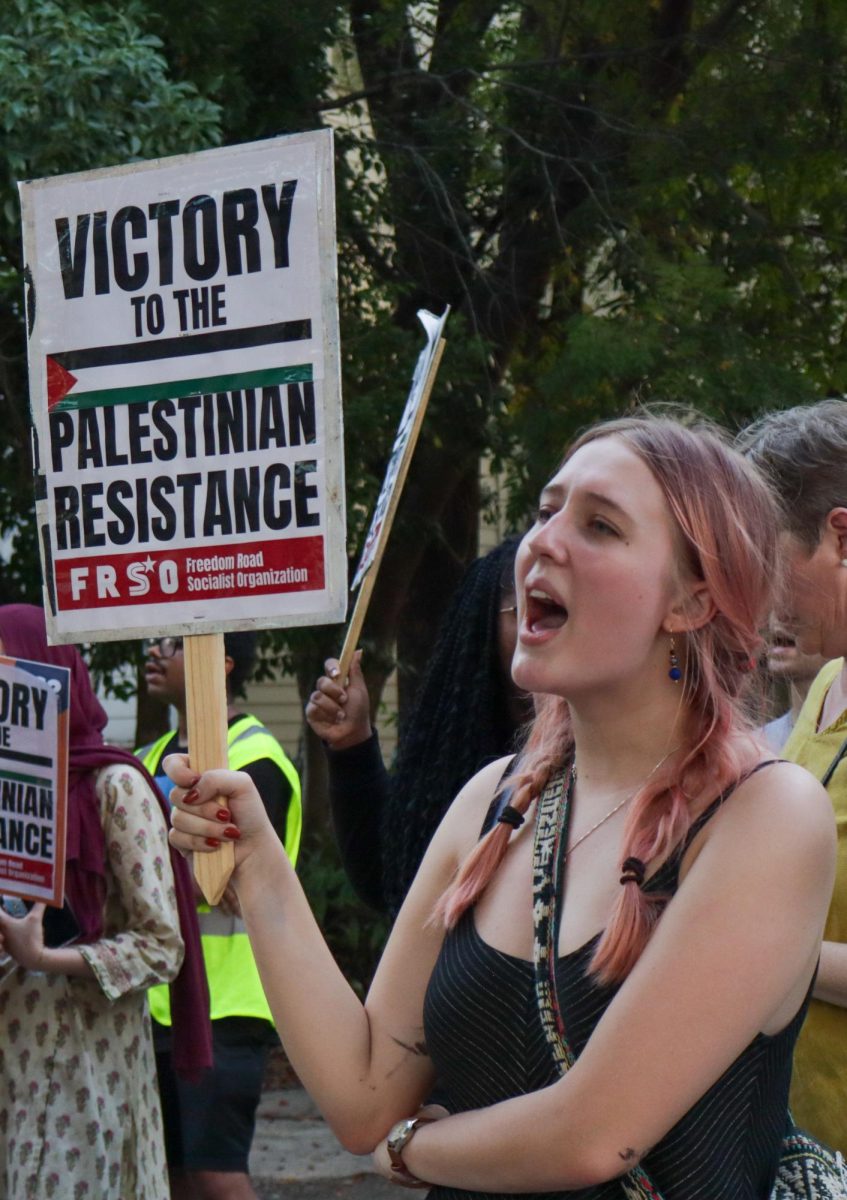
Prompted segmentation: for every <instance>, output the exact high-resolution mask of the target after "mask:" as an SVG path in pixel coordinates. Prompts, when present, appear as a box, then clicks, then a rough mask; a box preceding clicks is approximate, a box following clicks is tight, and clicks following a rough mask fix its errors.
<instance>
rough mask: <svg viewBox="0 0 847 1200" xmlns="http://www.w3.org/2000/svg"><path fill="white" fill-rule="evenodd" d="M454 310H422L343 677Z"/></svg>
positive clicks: (357, 580)
mask: <svg viewBox="0 0 847 1200" xmlns="http://www.w3.org/2000/svg"><path fill="white" fill-rule="evenodd" d="M449 312H450V306H449V305H448V306H447V308H445V310H444V312H443V313H442V315H441V316H440V317H436V316H434V315H433V314H432V313H431V312H427V311H426V309H423V308H422V309H420V310H419V311H418V319H419V320H420V322H421V324H422V325H423V327H424V331H425V332H426V345H425V346H424V348H423V350H421V352H420V354H419V355H418V361H417V363H416V364H415V371H414V374H413V376H412V386H411V387H410V389H409V396H408V399H407V400H406V407H405V408H404V409H403V415H402V417H401V418H400V425H399V427H398V430H397V435H396V437H395V438H394V445H393V447H392V450H391V458H390V459H389V461H388V467H387V469H386V472H385V479H384V480H383V483H382V487H381V489H380V493H379V497H378V498H377V502H376V507H375V509H374V514H373V516H372V518H371V524H370V528H369V529H368V535H367V537H366V538H365V545H364V548H363V550H362V554H361V558H360V560H359V566H358V568H357V569H356V574H355V576H354V577H353V582H352V584H351V587H352V588H353V589H354V590H355V589H356V588H360V591H359V595H358V597H357V600H356V607H355V608H354V610H353V616H352V617H351V618H350V624H349V626H348V628H347V635H346V637H345V638H344V646H343V648H342V651H341V657H340V658H339V672H340V674H341V678H342V679H343V678H344V677H345V676H346V675H347V672H348V670H349V669H350V661H351V659H352V657H353V654H354V652H355V649H356V643H357V642H358V640H359V636H360V634H361V632H362V626H363V625H364V623H365V614H366V613H367V611H368V604H369V603H370V598H371V593H372V591H373V587H374V583H375V582H376V576H377V572H378V571H379V564H380V562H381V561H382V555H383V552H384V550H385V547H386V545H387V543H388V536H389V534H390V533H391V525H392V522H393V521H394V514H395V512H396V511H397V505H398V504H399V503H400V495H401V493H402V491H403V484H404V483H405V482H406V475H407V474H408V471H409V464H410V462H411V461H412V455H413V454H414V452H415V446H416V444H417V440H418V434H419V433H420V428H421V425H422V424H423V418H424V413H425V412H426V406H427V403H428V401H429V395H430V392H431V391H432V386H433V384H434V383H435V376H436V375H437V374H438V367H439V364H440V362H441V355H442V354H443V353H444V346H445V345H446V343H445V341H444V338H443V336H442V335H443V332H444V326H445V324H446V322H447V317H448V314H449Z"/></svg>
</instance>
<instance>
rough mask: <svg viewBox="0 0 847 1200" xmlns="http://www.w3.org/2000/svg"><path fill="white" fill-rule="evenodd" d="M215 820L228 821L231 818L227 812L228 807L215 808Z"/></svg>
mask: <svg viewBox="0 0 847 1200" xmlns="http://www.w3.org/2000/svg"><path fill="white" fill-rule="evenodd" d="M215 820H216V821H226V822H229V821H231V820H232V816H231V815H230V812H229V810H228V809H226V808H219V809H217V810H216V812H215Z"/></svg>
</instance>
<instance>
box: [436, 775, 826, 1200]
mask: <svg viewBox="0 0 847 1200" xmlns="http://www.w3.org/2000/svg"><path fill="white" fill-rule="evenodd" d="M721 799H723V797H722V798H721ZM719 804H720V801H716V802H715V803H714V804H712V805H711V806H710V807H709V808H708V809H706V811H705V812H704V813H703V814H702V815H701V816H700V817H699V818H698V820H697V821H695V822H694V823H693V824H692V826H691V829H690V830H689V833H688V836H687V837H686V839H685V841H684V843H683V844H682V845H681V846H680V847H679V848H678V849H677V851H676V852H675V853H674V854H672V855H671V857H670V858H669V859H668V860H667V861H666V862H665V863H664V864H663V865H662V867H661V868H660V869H659V870H658V871H657V872H656V874H655V875H654V876H653V877H652V878H651V879H650V880H648V881H647V882H646V883H645V884H644V888H645V890H649V891H653V890H655V891H661V892H665V893H666V894H668V895H672V894H673V893H674V892H675V891H676V889H677V886H678V883H679V868H680V863H681V861H682V858H683V856H684V854H685V851H686V850H687V849H688V846H689V845H690V843H691V841H692V839H693V838H694V837H695V836H696V834H697V832H698V831H699V830H700V829H701V828H702V827H703V825H704V824H705V823H706V821H708V820H709V818H710V817H711V816H712V815H713V814H714V812H716V811H717V808H718V807H719ZM598 939H599V935H598V936H597V937H596V938H593V939H592V940H591V941H590V942H587V943H586V944H585V945H584V946H582V947H580V948H579V949H578V950H574V951H572V952H571V953H570V954H566V955H564V956H562V957H560V958H559V960H558V964H557V968H556V980H557V988H558V995H559V1004H560V1007H561V1009H562V1016H563V1018H564V1021H565V1026H566V1028H567V1030H568V1039H569V1041H570V1045H571V1048H572V1050H573V1052H574V1054H575V1055H576V1056H577V1057H578V1056H579V1054H580V1053H581V1052H582V1050H583V1048H584V1046H585V1044H586V1042H587V1041H588V1038H589V1037H590V1036H591V1033H592V1031H593V1030H594V1027H595V1026H596V1025H597V1022H598V1021H599V1020H600V1018H601V1017H602V1015H603V1013H604V1012H605V1011H606V1008H607V1007H608V1005H609V1004H610V1002H611V1000H612V999H613V997H614V995H615V993H616V991H617V989H618V986H620V985H615V986H614V987H602V986H600V985H599V984H598V983H597V982H596V981H595V980H594V979H592V978H591V977H590V976H589V974H588V966H589V963H590V962H591V956H592V954H593V951H594V948H595V945H596V942H597V941H598ZM810 995H811V986H810V988H809V992H808V994H807V996H806V999H805V1001H804V1002H803V1004H802V1005H801V1007H800V1010H799V1011H798V1013H797V1015H796V1016H795V1017H794V1018H793V1019H792V1020H791V1021H790V1022H789V1024H788V1025H787V1026H786V1027H785V1028H784V1029H783V1030H782V1031H781V1032H780V1033H778V1034H776V1035H774V1036H773V1037H767V1036H765V1035H764V1034H758V1035H757V1037H756V1038H754V1040H753V1041H752V1042H751V1043H750V1045H749V1046H748V1047H747V1048H746V1049H745V1050H744V1051H743V1052H742V1053H741V1054H740V1055H739V1056H738V1058H737V1059H736V1060H735V1062H734V1063H732V1065H731V1066H730V1067H729V1068H728V1069H727V1070H726V1071H725V1072H724V1074H723V1075H722V1076H721V1077H720V1079H718V1080H717V1081H716V1082H715V1083H714V1084H713V1085H712V1087H711V1088H709V1090H708V1091H707V1092H706V1094H705V1095H704V1096H702V1097H701V1098H700V1100H698V1102H697V1103H696V1104H695V1105H694V1107H693V1108H692V1109H690V1110H689V1111H688V1112H687V1113H686V1115H685V1116H684V1117H683V1118H682V1120H681V1121H679V1122H678V1123H677V1124H676V1125H674V1127H673V1128H672V1129H671V1130H670V1131H669V1132H668V1133H667V1134H666V1135H665V1137H663V1138H662V1140H661V1141H660V1142H658V1143H657V1145H656V1146H654V1147H653V1149H652V1150H651V1151H650V1152H649V1154H647V1156H646V1157H645V1158H644V1160H643V1163H642V1165H643V1166H644V1168H645V1170H646V1171H647V1172H648V1174H649V1175H650V1177H651V1179H652V1181H653V1183H654V1184H655V1185H656V1187H657V1188H659V1190H660V1191H661V1193H662V1195H663V1196H664V1200H768V1197H769V1196H770V1193H771V1190H772V1187H773V1183H774V1178H775V1175H776V1169H777V1164H778V1160H779V1147H780V1142H781V1140H782V1137H783V1135H784V1133H785V1131H786V1129H787V1127H788V1087H789V1083H790V1080H791V1058H792V1053H793V1050H794V1043H795V1041H796V1040H797V1035H798V1033H799V1032H800V1027H801V1025H802V1024H803V1018H804V1017H805V1015H806V1008H807V1007H808V1001H809V996H810ZM424 1028H425V1036H426V1043H427V1047H428V1049H429V1053H430V1055H431V1058H432V1061H433V1064H434V1066H435V1070H436V1073H437V1076H438V1080H439V1099H440V1100H441V1102H442V1103H444V1104H445V1105H446V1107H447V1108H448V1109H449V1110H450V1111H451V1112H457V1113H458V1112H467V1111H468V1110H470V1109H477V1108H486V1107H488V1106H489V1105H491V1104H496V1103H498V1102H499V1101H501V1100H507V1099H509V1098H510V1097H513V1096H519V1095H523V1094H525V1093H527V1092H533V1091H537V1090H538V1089H539V1088H543V1087H547V1086H548V1085H550V1084H551V1083H553V1082H555V1080H556V1079H557V1077H558V1075H557V1071H556V1068H555V1066H554V1064H553V1061H552V1056H551V1051H550V1048H549V1046H548V1045H547V1042H546V1040H545V1038H544V1033H543V1031H542V1028H541V1023H540V1019H539V1016H538V1008H537V1002H536V996H535V983H534V977H533V968H532V964H531V963H529V962H527V961H526V960H525V959H522V958H514V957H513V956H512V955H509V954H504V953H503V952H502V951H500V950H496V949H494V948H493V947H492V946H489V945H488V944H487V943H486V942H484V941H483V940H482V938H481V937H480V936H479V934H478V933H477V931H476V925H475V923H474V914H473V909H469V910H468V911H467V912H466V913H465V914H464V916H463V917H462V919H461V920H460V921H459V923H458V925H457V926H456V928H455V929H454V930H453V931H452V932H451V933H449V934H448V935H447V937H446V938H445V940H444V944H443V946H442V949H441V953H440V954H439V957H438V960H437V962H436V964H435V968H434V970H433V973H432V977H431V979H430V982H429V986H428V988H427V992H426V998H425V1001H424ZM554 1136H555V1131H554V1130H551V1137H554ZM524 1195H525V1196H528V1195H530V1194H529V1193H524ZM429 1196H430V1197H431V1200H474V1198H477V1197H479V1198H481V1197H483V1196H484V1197H485V1198H486V1200H513V1197H507V1196H505V1195H502V1197H501V1194H500V1193H497V1192H485V1193H482V1192H468V1191H462V1190H460V1189H458V1188H449V1187H434V1188H433V1189H432V1190H431V1191H430V1192H429ZM557 1196H563V1197H564V1196H567V1197H570V1198H572V1200H573V1198H578V1200H622V1197H623V1196H624V1192H623V1189H622V1187H621V1185H620V1182H619V1181H618V1180H610V1181H609V1182H608V1183H603V1184H599V1185H597V1186H596V1187H590V1188H581V1189H578V1190H576V1191H563V1192H545V1193H544V1194H543V1195H533V1197H532V1200H555V1197H557Z"/></svg>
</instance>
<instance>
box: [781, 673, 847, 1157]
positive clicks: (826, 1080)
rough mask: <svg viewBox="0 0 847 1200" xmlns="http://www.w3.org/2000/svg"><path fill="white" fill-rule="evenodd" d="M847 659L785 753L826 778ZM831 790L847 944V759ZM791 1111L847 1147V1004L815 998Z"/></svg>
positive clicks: (839, 914) (842, 935)
mask: <svg viewBox="0 0 847 1200" xmlns="http://www.w3.org/2000/svg"><path fill="white" fill-rule="evenodd" d="M843 666H844V659H843V658H839V659H836V661H835V662H830V663H827V664H826V666H825V667H824V668H823V669H822V670H821V671H820V673H819V674H818V676H817V678H816V679H815V681H814V683H813V684H812V686H811V688H810V689H809V694H808V696H807V697H806V702H805V704H804V705H803V707H802V709H801V710H800V715H799V716H798V718H797V723H796V725H795V726H794V729H793V730H792V733H791V736H790V737H789V739H788V741H787V742H786V743H785V747H784V748H783V751H782V756H783V758H787V759H789V760H790V761H791V762H796V763H799V764H800V765H801V766H802V767H805V768H806V769H807V770H808V771H811V772H812V774H813V775H814V776H815V777H816V778H817V779H820V778H821V777H822V776H823V774H824V772H825V771H826V769H827V767H828V766H829V764H830V763H831V762H832V760H833V759H834V758H835V755H836V754H837V753H838V750H839V748H840V746H841V744H842V742H843V741H844V739H845V738H846V737H847V711H845V712H843V713H841V715H840V716H839V717H838V719H837V720H835V721H834V722H833V723H832V724H831V725H828V726H827V727H826V729H821V730H820V732H818V728H817V726H818V719H819V717H820V713H821V707H822V705H823V702H824V699H825V698H826V694H827V692H828V691H829V688H830V685H831V684H832V682H833V680H834V679H835V678H836V676H837V675H838V673H839V672H840V671H841V669H842V668H843ZM827 792H828V793H829V796H830V799H831V800H832V806H833V808H834V809H835V821H836V826H837V829H838V859H837V868H836V876H835V889H834V891H833V895H832V903H831V905H830V908H829V915H828V917H827V921H826V931H825V933H824V938H825V939H826V940H827V941H830V942H847V757H846V758H844V759H842V761H841V762H840V763H839V765H838V767H837V768H836V770H835V774H834V775H833V776H832V779H831V780H830V782H829V784H828V785H827ZM791 1111H792V1114H793V1116H794V1119H795V1120H796V1122H797V1124H798V1125H799V1126H800V1127H801V1128H802V1129H807V1130H808V1131H809V1133H813V1134H815V1136H816V1137H819V1138H820V1139H821V1141H822V1142H825V1143H826V1144H827V1145H829V1146H832V1147H833V1149H836V1150H841V1151H842V1152H844V1151H845V1150H847V1008H842V1007H841V1006H840V1005H837V1004H827V1003H825V1001H823V1000H813V1001H812V1004H811V1007H810V1008H809V1015H808V1017H807V1018H806V1023H805V1025H804V1026H803V1029H802V1032H801V1033H800V1039H799V1041H798V1042H797V1048H796V1050H795V1051H794V1077H793V1083H792V1087H791Z"/></svg>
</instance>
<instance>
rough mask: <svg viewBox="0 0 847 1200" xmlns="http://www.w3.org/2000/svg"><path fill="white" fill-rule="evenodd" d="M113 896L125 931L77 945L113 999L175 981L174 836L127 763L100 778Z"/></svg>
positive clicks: (178, 943) (178, 960) (179, 951)
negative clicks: (171, 843)
mask: <svg viewBox="0 0 847 1200" xmlns="http://www.w3.org/2000/svg"><path fill="white" fill-rule="evenodd" d="M97 793H98V795H99V796H100V797H101V811H102V813H103V832H104V834H105V841H106V858H107V863H108V868H109V871H110V873H111V874H112V876H113V877H114V880H115V882H116V885H117V895H116V896H113V897H112V899H111V904H112V905H116V906H117V908H118V909H119V911H120V919H119V922H118V924H119V926H120V927H119V928H118V929H117V930H116V931H115V932H113V933H107V934H106V935H104V936H103V937H102V938H100V940H99V941H97V942H93V943H91V944H90V945H84V946H80V947H79V953H80V954H81V955H82V956H83V958H84V959H85V960H86V962H87V963H88V965H89V967H90V969H91V971H92V972H93V974H94V975H95V977H96V979H97V982H98V983H99V985H100V987H101V988H102V989H103V992H104V993H105V995H106V996H107V997H108V998H109V999H110V1000H115V999H117V998H118V997H119V996H123V995H126V994H127V993H128V992H136V991H142V990H144V989H146V988H148V987H151V986H152V985H153V984H155V983H163V982H169V981H170V980H171V979H174V978H175V976H176V974H177V972H178V971H179V968H180V966H181V964H182V956H183V950H184V947H183V942H182V935H181V933H180V928H179V915H178V912H177V906H176V895H175V891H174V878H173V871H172V869H171V862H170V854H169V850H168V833H167V827H166V825H165V820H164V817H163V816H162V811H161V809H160V808H159V804H158V801H157V800H156V798H155V797H154V796H153V794H152V792H151V791H150V789H149V787H148V786H147V783H146V781H145V779H144V777H143V775H141V773H140V772H139V771H137V770H135V768H134V767H131V766H127V765H126V764H123V763H116V764H114V765H113V766H109V767H105V768H104V769H103V770H101V771H100V772H99V774H98V777H97Z"/></svg>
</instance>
